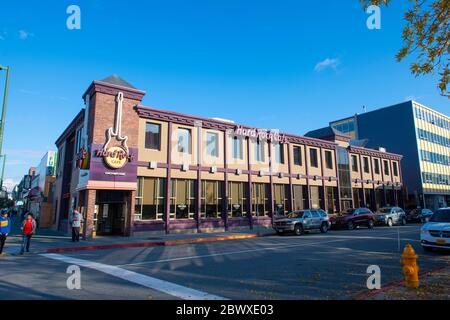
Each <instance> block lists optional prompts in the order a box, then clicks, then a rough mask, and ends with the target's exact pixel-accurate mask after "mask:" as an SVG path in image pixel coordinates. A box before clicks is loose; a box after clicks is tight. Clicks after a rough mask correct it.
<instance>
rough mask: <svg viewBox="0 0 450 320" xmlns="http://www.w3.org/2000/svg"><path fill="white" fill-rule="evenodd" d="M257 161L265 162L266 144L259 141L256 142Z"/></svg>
mask: <svg viewBox="0 0 450 320" xmlns="http://www.w3.org/2000/svg"><path fill="white" fill-rule="evenodd" d="M255 160H256V161H260V162H264V143H263V142H262V141H259V140H258V141H256V142H255Z"/></svg>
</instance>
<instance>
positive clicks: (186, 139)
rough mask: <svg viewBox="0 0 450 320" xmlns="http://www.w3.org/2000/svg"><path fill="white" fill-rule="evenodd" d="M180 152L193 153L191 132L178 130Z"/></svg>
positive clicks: (182, 129) (183, 129)
mask: <svg viewBox="0 0 450 320" xmlns="http://www.w3.org/2000/svg"><path fill="white" fill-rule="evenodd" d="M178 152H181V153H189V154H190V153H191V130H189V129H185V128H178Z"/></svg>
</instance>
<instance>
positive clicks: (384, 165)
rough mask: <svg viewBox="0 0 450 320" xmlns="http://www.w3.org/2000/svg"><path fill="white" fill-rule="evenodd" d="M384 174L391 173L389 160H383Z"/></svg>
mask: <svg viewBox="0 0 450 320" xmlns="http://www.w3.org/2000/svg"><path fill="white" fill-rule="evenodd" d="M383 167H384V174H385V175H386V176H388V175H389V161H387V160H383Z"/></svg>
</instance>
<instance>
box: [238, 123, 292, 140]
mask: <svg viewBox="0 0 450 320" xmlns="http://www.w3.org/2000/svg"><path fill="white" fill-rule="evenodd" d="M234 135H235V136H238V137H249V138H254V139H258V140H270V141H272V142H278V143H286V142H287V137H286V135H285V134H280V133H279V132H278V131H268V130H266V129H256V128H253V129H247V128H244V127H242V126H237V127H236V128H235V129H234Z"/></svg>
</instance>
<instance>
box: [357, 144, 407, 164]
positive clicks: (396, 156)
mask: <svg viewBox="0 0 450 320" xmlns="http://www.w3.org/2000/svg"><path fill="white" fill-rule="evenodd" d="M348 150H349V152H351V153H357V154H362V155H365V156H373V157H377V158H382V159H385V160H387V159H389V160H397V161H400V160H401V159H402V158H403V156H402V155H400V154H396V153H390V152H381V151H377V150H373V149H367V148H361V147H355V146H349V147H348Z"/></svg>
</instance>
